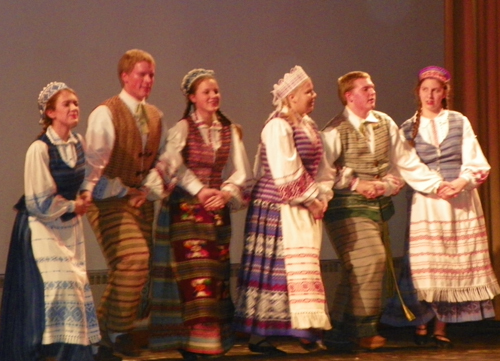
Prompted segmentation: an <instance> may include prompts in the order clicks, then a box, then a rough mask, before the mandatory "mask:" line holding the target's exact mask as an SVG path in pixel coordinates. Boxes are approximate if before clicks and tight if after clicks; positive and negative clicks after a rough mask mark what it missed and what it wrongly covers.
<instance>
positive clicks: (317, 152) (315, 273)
mask: <svg viewBox="0 0 500 361" xmlns="http://www.w3.org/2000/svg"><path fill="white" fill-rule="evenodd" d="M272 94H273V96H274V99H273V104H274V105H275V106H276V110H275V111H273V113H271V115H270V117H269V118H268V120H267V121H266V123H265V125H264V128H263V130H262V133H261V142H260V145H259V150H258V153H257V157H256V164H255V167H254V172H255V176H256V179H257V184H256V185H255V187H254V189H253V191H252V197H251V206H250V208H249V211H248V214H247V219H246V227H245V228H246V229H245V246H244V250H243V256H242V261H241V270H240V273H239V276H238V299H237V302H236V314H235V322H234V325H235V326H234V327H235V329H236V330H237V331H240V332H245V333H249V334H251V337H250V343H249V349H250V351H252V352H257V353H264V354H271V355H280V354H285V352H284V351H282V350H279V349H277V348H275V347H274V346H273V345H271V344H270V343H269V342H268V341H267V339H266V337H268V336H294V337H297V338H299V339H300V340H301V344H302V346H303V347H304V348H305V349H306V350H309V351H314V350H317V349H318V348H319V347H320V345H319V344H318V343H317V342H316V341H318V339H320V337H321V332H320V331H321V330H327V329H330V328H331V326H330V320H329V317H328V312H327V306H326V300H325V292H324V287H323V282H322V279H321V274H320V265H319V252H320V246H321V238H322V218H323V213H324V211H325V209H326V204H327V202H328V200H330V199H331V198H332V196H333V192H332V186H333V181H334V176H335V171H334V170H333V169H332V168H330V167H329V166H328V165H327V163H326V159H325V157H324V152H323V143H322V139H321V135H320V133H319V132H318V129H317V127H316V124H315V122H314V121H313V120H312V119H311V118H310V117H309V116H308V114H309V113H311V112H312V111H313V109H314V102H315V99H316V93H315V92H314V87H313V83H312V81H311V79H310V78H309V76H308V75H307V74H306V73H305V71H304V70H303V69H302V68H301V67H300V66H296V67H294V68H293V69H292V70H291V71H290V73H287V74H285V76H284V77H283V79H281V80H280V81H279V82H278V83H277V84H275V85H274V90H273V91H272Z"/></svg>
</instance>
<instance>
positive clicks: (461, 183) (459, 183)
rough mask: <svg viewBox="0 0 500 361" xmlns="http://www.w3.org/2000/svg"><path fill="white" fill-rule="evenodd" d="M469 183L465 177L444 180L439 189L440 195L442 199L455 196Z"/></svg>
mask: <svg viewBox="0 0 500 361" xmlns="http://www.w3.org/2000/svg"><path fill="white" fill-rule="evenodd" d="M466 185H467V181H466V180H465V179H463V178H460V177H459V178H457V179H455V180H454V181H452V182H442V183H441V186H440V187H439V189H438V193H437V194H438V196H439V197H440V198H442V199H446V200H448V199H451V198H455V197H456V196H457V195H458V194H459V193H460V192H461V191H463V189H464V188H465V186H466Z"/></svg>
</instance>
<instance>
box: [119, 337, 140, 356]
mask: <svg viewBox="0 0 500 361" xmlns="http://www.w3.org/2000/svg"><path fill="white" fill-rule="evenodd" d="M113 349H114V350H115V351H117V352H118V353H120V354H122V355H125V356H131V357H137V356H140V355H141V349H140V348H139V347H138V346H137V345H136V343H135V340H134V338H133V337H132V335H131V334H130V333H124V334H121V335H118V336H117V337H116V341H115V343H114V344H113Z"/></svg>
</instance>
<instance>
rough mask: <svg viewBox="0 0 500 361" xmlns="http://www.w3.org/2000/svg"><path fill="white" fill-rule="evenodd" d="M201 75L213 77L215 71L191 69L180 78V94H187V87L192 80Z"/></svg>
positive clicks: (189, 86)
mask: <svg viewBox="0 0 500 361" xmlns="http://www.w3.org/2000/svg"><path fill="white" fill-rule="evenodd" d="M202 76H209V77H212V78H213V77H215V73H214V71H213V70H207V69H201V68H199V69H193V70H191V71H190V72H189V73H187V74H186V75H185V76H184V78H182V82H181V91H182V94H184V95H187V94H188V92H189V88H191V85H192V84H193V83H194V81H195V80H196V79H198V78H199V77H202Z"/></svg>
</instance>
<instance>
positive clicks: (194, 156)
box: [150, 69, 253, 360]
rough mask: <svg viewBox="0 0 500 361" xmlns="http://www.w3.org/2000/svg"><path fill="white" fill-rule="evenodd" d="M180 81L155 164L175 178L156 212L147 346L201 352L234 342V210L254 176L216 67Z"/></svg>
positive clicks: (190, 355)
mask: <svg viewBox="0 0 500 361" xmlns="http://www.w3.org/2000/svg"><path fill="white" fill-rule="evenodd" d="M181 89H182V92H183V94H184V96H185V97H186V101H187V107H186V110H185V112H184V115H183V118H182V119H181V120H180V121H179V122H178V123H177V124H176V125H175V126H174V127H173V128H171V129H170V130H169V133H168V141H167V150H166V152H165V153H164V154H163V155H162V156H161V157H160V160H159V162H158V164H157V167H156V169H155V171H156V173H157V174H158V175H161V176H163V177H164V181H165V184H166V185H167V184H170V182H171V181H172V179H171V176H172V175H175V177H176V182H177V185H176V187H175V189H174V190H173V191H172V194H171V195H170V198H169V199H168V200H165V201H164V202H163V204H162V207H161V210H160V214H159V216H158V223H157V225H158V228H157V233H156V239H155V251H154V260H153V304H152V317H151V333H152V338H151V342H150V346H151V348H152V349H155V350H162V349H169V348H170V349H171V348H176V349H178V350H179V352H180V353H181V354H182V356H183V357H184V359H186V360H196V359H197V358H198V357H201V356H215V355H221V354H223V353H225V352H227V351H228V350H229V349H230V348H231V347H232V345H233V340H234V337H233V336H232V331H231V321H232V316H233V304H232V302H231V298H230V292H229V291H230V288H229V276H230V259H229V241H230V239H231V219H230V211H231V210H238V209H241V208H242V207H245V206H246V205H247V203H248V198H249V193H250V188H251V185H252V179H253V178H252V170H251V167H250V164H249V162H248V159H247V155H246V151H245V147H244V145H243V142H242V139H241V136H242V134H241V129H240V128H239V127H238V126H236V125H235V124H232V123H231V121H230V120H229V119H228V118H227V117H226V116H225V115H224V114H223V113H222V112H221V111H220V100H221V95H220V91H219V85H218V83H217V81H216V79H215V75H214V72H213V71H212V70H206V69H193V70H191V71H190V72H189V73H188V74H186V76H185V77H184V79H183V80H182V84H181ZM179 160H180V162H179ZM179 163H180V164H179Z"/></svg>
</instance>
